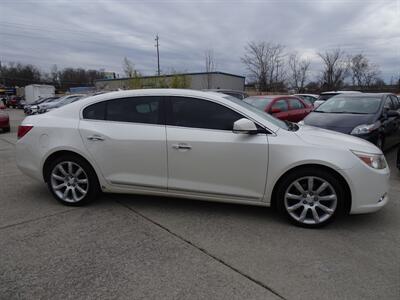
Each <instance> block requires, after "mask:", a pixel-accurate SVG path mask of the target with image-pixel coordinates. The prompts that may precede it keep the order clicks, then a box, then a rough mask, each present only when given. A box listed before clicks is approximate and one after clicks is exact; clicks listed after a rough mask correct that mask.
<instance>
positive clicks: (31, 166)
mask: <svg viewBox="0 0 400 300" xmlns="http://www.w3.org/2000/svg"><path fill="white" fill-rule="evenodd" d="M15 148H16V158H17V159H16V160H17V166H18V168H19V169H20V170H21V172H22V173H24V174H26V175H28V176H30V177H32V178H35V179H37V180H40V181H43V176H42V172H41V167H40V161H41V158H40V157H37V156H36V155H35V152H33V151H32V149H31V147H30V145H29V144H28V143H24V142H23V139H22V141H18V142H17V144H16V147H15Z"/></svg>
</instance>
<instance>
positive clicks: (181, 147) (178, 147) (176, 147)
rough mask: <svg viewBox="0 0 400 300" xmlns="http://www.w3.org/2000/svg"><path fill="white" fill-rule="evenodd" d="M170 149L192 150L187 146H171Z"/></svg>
mask: <svg viewBox="0 0 400 300" xmlns="http://www.w3.org/2000/svg"><path fill="white" fill-rule="evenodd" d="M172 148H174V149H177V150H190V149H192V146H190V145H188V144H173V145H172Z"/></svg>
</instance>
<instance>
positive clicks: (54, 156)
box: [42, 150, 100, 182]
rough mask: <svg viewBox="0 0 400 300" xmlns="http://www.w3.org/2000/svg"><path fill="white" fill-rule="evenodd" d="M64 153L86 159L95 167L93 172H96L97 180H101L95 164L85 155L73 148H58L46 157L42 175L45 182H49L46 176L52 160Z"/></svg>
mask: <svg viewBox="0 0 400 300" xmlns="http://www.w3.org/2000/svg"><path fill="white" fill-rule="evenodd" d="M63 155H73V156H76V157H79V158H80V159H82V160H84V161H85V162H86V163H87V164H88V165H89V166H90V167H91V168H92V169H93V172H94V173H95V174H96V177H97V180H98V182H99V180H100V178H99V174H98V173H97V172H96V168H95V167H94V166H93V164H92V163H91V162H90V161H89V160H88V159H87V158H86V157H84V156H83V155H81V154H79V153H78V152H75V151H71V150H57V151H55V152H53V153H51V154H50V155H48V156H47V157H46V159H45V161H44V163H43V168H42V176H43V180H44V181H45V182H47V181H46V178H47V174H48V173H49V172H50V164H51V162H52V161H53V160H54V159H56V158H58V157H60V156H63Z"/></svg>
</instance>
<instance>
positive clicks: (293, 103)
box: [289, 99, 304, 109]
mask: <svg viewBox="0 0 400 300" xmlns="http://www.w3.org/2000/svg"><path fill="white" fill-rule="evenodd" d="M289 105H290V109H302V108H304V105H303V103H301V102H300V100H298V99H289Z"/></svg>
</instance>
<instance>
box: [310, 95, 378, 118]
mask: <svg viewBox="0 0 400 300" xmlns="http://www.w3.org/2000/svg"><path fill="white" fill-rule="evenodd" d="M380 103H381V99H380V98H379V97H365V98H363V97H344V96H336V97H334V98H331V99H329V100H328V101H325V102H324V103H323V104H321V105H320V106H319V107H318V109H316V110H315V112H325V113H349V114H375V113H377V112H378V110H379V106H380Z"/></svg>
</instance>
